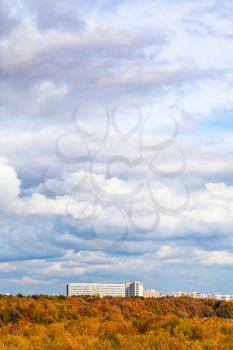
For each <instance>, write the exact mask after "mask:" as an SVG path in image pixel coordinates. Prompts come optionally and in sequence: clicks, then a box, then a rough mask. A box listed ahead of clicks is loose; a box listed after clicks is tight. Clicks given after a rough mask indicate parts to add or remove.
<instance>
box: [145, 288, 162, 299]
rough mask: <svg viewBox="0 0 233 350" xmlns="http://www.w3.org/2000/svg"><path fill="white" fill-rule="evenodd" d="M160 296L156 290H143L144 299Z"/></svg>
mask: <svg viewBox="0 0 233 350" xmlns="http://www.w3.org/2000/svg"><path fill="white" fill-rule="evenodd" d="M160 296H161V294H160V292H159V291H158V290H155V289H149V290H144V298H160Z"/></svg>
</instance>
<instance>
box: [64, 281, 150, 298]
mask: <svg viewBox="0 0 233 350" xmlns="http://www.w3.org/2000/svg"><path fill="white" fill-rule="evenodd" d="M66 294H67V296H74V295H99V296H100V297H101V298H102V297H104V296H113V297H137V296H138V297H142V296H143V294H144V286H143V282H140V281H131V282H122V283H94V282H91V283H68V284H67V286H66Z"/></svg>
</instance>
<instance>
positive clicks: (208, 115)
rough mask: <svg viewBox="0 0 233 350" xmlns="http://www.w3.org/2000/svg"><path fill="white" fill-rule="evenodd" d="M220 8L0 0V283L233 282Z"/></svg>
mask: <svg viewBox="0 0 233 350" xmlns="http://www.w3.org/2000/svg"><path fill="white" fill-rule="evenodd" d="M129 14H130V16H129ZM232 16H233V4H232V2H231V1H228V0H226V1H225V0H224V1H222V2H221V3H220V4H219V2H218V1H216V0H204V1H202V2H199V3H194V2H193V1H191V0H188V1H178V0H174V1H168V0H165V1H152V0H146V1H144V2H143V4H142V3H141V2H140V1H139V0H135V1H134V2H132V1H129V0H110V1H107V0H103V1H99V0H97V1H96V2H94V3H93V2H91V1H89V0H87V1H82V0H81V1H79V3H78V6H77V2H76V1H75V0H67V1H65V2H64V1H61V2H59V3H57V2H55V1H46V0H41V1H38V0H33V1H28V0H19V1H16V2H14V3H13V2H11V1H6V0H3V1H2V5H1V13H0V18H1V21H2V29H1V31H0V35H1V39H2V40H1V44H0V61H1V71H2V75H1V102H2V103H1V108H0V212H1V217H0V285H1V286H0V294H4V293H9V294H20V293H21V294H25V293H29V294H31V295H32V294H51V293H55V294H62V293H63V292H65V285H66V281H68V280H76V281H78V282H84V283H85V282H86V281H87V280H96V281H97V283H102V282H103V281H105V280H107V281H109V283H111V282H113V281H119V280H122V281H123V280H138V276H139V275H141V276H142V277H143V278H142V280H143V281H144V285H145V286H146V287H147V289H156V290H159V291H161V292H162V293H163V294H168V295H169V294H172V293H174V292H175V291H176V290H177V291H178V290H182V291H185V290H190V291H192V290H193V291H194V290H198V291H199V290H201V291H207V292H208V291H212V293H214V291H219V289H220V290H221V293H222V294H233V235H232V232H233V176H232V175H233V118H232V116H233V35H232V33H233V22H232ZM139 280H141V279H139Z"/></svg>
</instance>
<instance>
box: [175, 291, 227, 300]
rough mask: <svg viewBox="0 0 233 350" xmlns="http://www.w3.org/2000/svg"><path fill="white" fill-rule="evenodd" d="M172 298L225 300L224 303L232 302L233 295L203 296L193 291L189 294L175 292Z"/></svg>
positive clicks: (216, 294)
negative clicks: (186, 297)
mask: <svg viewBox="0 0 233 350" xmlns="http://www.w3.org/2000/svg"><path fill="white" fill-rule="evenodd" d="M173 296H174V297H182V296H189V297H191V298H194V299H215V300H226V301H230V300H233V294H220V293H208V294H205V293H200V292H197V291H193V292H190V293H187V292H182V291H179V292H175V293H174V294H173Z"/></svg>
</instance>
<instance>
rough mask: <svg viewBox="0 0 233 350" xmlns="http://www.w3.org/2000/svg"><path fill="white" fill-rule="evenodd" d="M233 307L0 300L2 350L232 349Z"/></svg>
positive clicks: (186, 302)
mask: <svg viewBox="0 0 233 350" xmlns="http://www.w3.org/2000/svg"><path fill="white" fill-rule="evenodd" d="M231 319H232V320H233V303H232V302H222V301H215V300H197V299H191V298H187V297H184V298H173V297H164V298H159V299H143V298H110V297H108V298H103V299H100V298H98V297H83V298H82V297H69V298H66V297H63V296H60V297H51V296H31V297H23V296H17V297H13V296H0V349H1V350H6V349H7V350H14V349H15V350H22V349H24V350H94V349H95V350H114V349H122V350H186V349H190V350H202V349H203V350H215V349H220V350H233V322H232V320H231Z"/></svg>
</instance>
